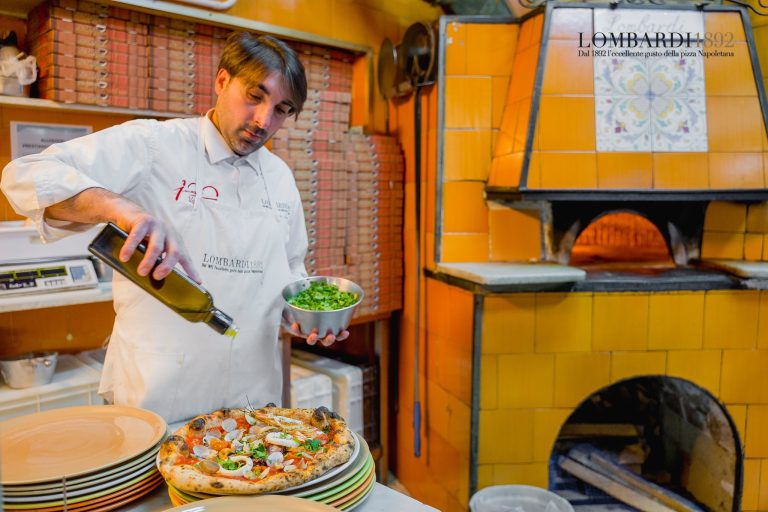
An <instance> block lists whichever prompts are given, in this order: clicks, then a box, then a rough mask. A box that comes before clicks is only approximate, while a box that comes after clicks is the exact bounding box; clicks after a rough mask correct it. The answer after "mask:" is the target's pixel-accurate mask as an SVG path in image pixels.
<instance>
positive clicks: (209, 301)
mask: <svg viewBox="0 0 768 512" xmlns="http://www.w3.org/2000/svg"><path fill="white" fill-rule="evenodd" d="M127 238H128V234H127V233H126V232H125V231H123V230H122V229H120V228H118V227H117V226H115V225H114V224H112V223H111V222H110V223H109V224H107V225H106V226H105V227H104V229H102V230H101V232H100V233H99V234H98V235H97V236H96V238H94V239H93V241H92V242H91V244H90V245H89V246H88V250H89V251H90V252H91V253H92V254H93V255H94V256H96V257H97V258H99V259H101V260H103V261H104V262H105V263H106V264H107V265H109V266H110V267H112V268H114V269H115V270H117V271H118V272H120V273H121V274H122V275H123V276H125V277H127V278H128V279H129V280H131V281H132V282H133V283H135V284H136V285H138V286H139V287H140V288H141V289H143V290H144V291H146V292H147V293H149V294H150V295H152V296H153V297H155V298H156V299H157V300H159V301H160V302H162V303H163V304H165V305H166V306H168V307H169V308H171V309H172V310H174V311H175V312H176V313H178V314H179V315H181V316H183V317H184V318H186V319H187V320H189V321H190V322H205V323H206V324H208V325H209V326H210V327H211V328H212V329H213V330H215V331H216V332H218V333H219V334H224V335H225V336H229V337H230V338H234V337H235V336H236V335H237V331H238V328H237V326H236V325H235V322H234V320H233V319H232V317H230V316H229V315H227V314H226V313H224V312H223V311H221V310H220V309H218V308H216V306H214V304H213V297H211V294H210V293H209V292H208V290H206V289H205V288H203V287H202V286H200V285H199V284H197V283H196V282H194V281H193V280H192V279H190V278H189V277H187V275H186V274H184V273H183V272H180V271H179V270H177V269H175V268H174V269H173V270H172V271H171V273H170V274H168V275H167V276H166V277H165V278H164V279H160V280H158V279H154V278H153V277H152V272H150V273H149V275H147V276H140V275H139V272H138V266H139V263H140V262H141V260H142V259H143V258H144V254H145V253H146V246H145V245H144V244H143V243H141V244H139V246H138V247H137V248H136V250H135V251H134V253H133V255H132V256H131V259H130V260H128V261H127V262H123V261H120V257H119V255H120V249H122V248H123V245H124V244H125V240H126V239H127ZM159 262H160V260H158V263H159Z"/></svg>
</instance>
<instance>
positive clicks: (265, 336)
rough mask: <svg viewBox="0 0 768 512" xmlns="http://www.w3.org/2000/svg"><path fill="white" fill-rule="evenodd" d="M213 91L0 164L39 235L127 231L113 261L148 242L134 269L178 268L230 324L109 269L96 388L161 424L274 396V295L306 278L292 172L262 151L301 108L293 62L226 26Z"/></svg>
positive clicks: (161, 273) (277, 375)
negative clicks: (232, 328)
mask: <svg viewBox="0 0 768 512" xmlns="http://www.w3.org/2000/svg"><path fill="white" fill-rule="evenodd" d="M215 91H216V94H217V100H216V105H215V108H213V109H211V110H210V111H209V112H208V113H207V114H206V115H204V116H202V117H200V118H186V119H172V120H168V121H164V122H159V121H156V120H135V121H129V122H127V123H124V124H122V125H119V126H114V127H111V128H107V129H105V130H102V131H99V132H96V133H94V134H91V135H87V136H85V137H81V138H79V139H74V140H72V141H69V142H64V143H60V144H54V145H52V146H51V147H49V148H48V149H47V150H45V151H43V152H42V153H40V154H36V155H29V156H26V157H22V158H20V159H17V160H15V161H13V162H11V163H10V164H8V166H7V167H6V168H5V169H4V171H3V175H2V181H1V182H0V188H2V190H3V192H4V193H5V194H6V196H7V197H8V200H9V202H10V203H11V205H12V206H13V208H14V209H15V210H16V211H17V212H18V213H20V214H22V215H25V216H27V217H29V218H30V219H32V220H33V221H34V222H35V224H36V226H37V228H38V231H39V232H40V235H41V237H42V238H43V239H44V240H46V241H52V240H56V239H57V238H60V237H62V236H65V235H67V234H70V233H72V232H77V231H82V230H84V229H86V228H88V227H90V225H92V224H95V223H101V222H108V221H109V222H113V223H114V224H116V225H117V226H119V227H120V228H122V229H123V230H124V231H126V232H128V233H129V237H128V240H127V242H126V244H125V247H124V249H123V252H122V253H121V258H122V259H123V261H127V259H128V258H129V257H130V254H131V253H132V252H133V250H134V249H135V248H136V246H137V245H138V244H139V243H140V242H141V241H145V242H146V243H147V247H148V249H147V254H146V256H145V257H144V259H143V260H142V262H141V264H140V265H139V273H140V274H141V275H147V274H148V273H149V272H152V276H153V277H154V278H156V279H162V278H164V277H165V276H167V275H168V273H169V272H170V271H171V269H172V268H173V267H174V266H175V265H176V264H177V263H178V264H179V265H180V266H181V268H182V269H183V270H184V271H186V272H187V274H189V275H190V276H191V277H192V278H193V279H195V280H196V281H198V282H202V283H203V284H204V285H205V287H206V288H207V289H208V290H209V291H210V292H211V294H212V295H213V297H214V298H215V300H216V305H217V307H219V308H221V309H222V310H223V311H226V312H227V313H228V314H230V315H231V316H232V317H233V318H234V319H235V320H236V322H237V323H238V325H239V326H240V333H239V334H238V336H237V338H236V339H234V340H230V339H229V338H227V337H224V336H221V335H219V334H217V333H215V332H214V331H212V330H211V329H210V328H209V327H207V326H205V325H204V324H202V323H191V322H187V321H186V320H184V319H183V318H182V317H180V316H178V315H176V314H175V313H174V312H173V311H172V310H170V309H168V308H166V307H164V306H162V305H161V304H160V303H159V302H158V301H157V300H155V299H154V298H152V297H151V296H150V295H149V294H146V293H145V292H143V291H142V290H141V289H140V288H139V287H137V286H135V285H134V284H133V283H131V282H129V281H127V280H126V279H125V278H123V277H121V276H119V275H117V274H115V277H114V283H113V296H114V307H115V312H116V319H115V324H114V327H113V330H112V335H111V339H110V343H109V346H108V350H107V356H106V361H105V365H104V373H103V375H102V380H101V385H100V388H99V392H100V393H101V394H102V395H103V396H104V397H105V398H106V399H107V400H108V401H111V402H114V403H115V404H117V405H130V406H137V407H143V408H146V409H150V410H153V411H155V412H157V413H159V414H160V415H162V416H163V417H164V418H165V419H166V421H168V422H176V421H180V420H184V419H187V418H190V417H193V416H195V415H197V414H201V413H204V412H209V411H213V410H216V409H219V408H221V407H245V406H248V405H249V403H250V405H253V406H257V407H258V406H262V405H264V404H266V403H268V402H275V403H279V402H280V397H281V390H282V374H281V365H280V358H279V356H280V353H279V344H278V342H277V340H278V329H279V326H280V319H281V311H282V298H281V295H280V292H281V290H282V288H283V287H284V286H285V285H286V284H287V283H289V282H290V281H292V280H294V279H298V278H300V277H304V276H306V271H305V269H304V257H305V254H306V250H307V234H306V228H305V225H304V215H303V210H302V205H301V200H300V197H299V192H298V190H297V188H296V184H295V181H294V179H293V175H292V173H291V170H290V169H289V168H288V166H287V165H286V164H285V163H284V162H283V161H282V160H280V159H279V158H278V157H277V156H275V155H274V154H272V153H271V152H270V151H269V150H268V149H267V148H265V147H264V144H265V143H266V142H267V141H268V140H269V139H270V138H271V137H272V136H273V135H274V134H275V132H276V131H277V130H278V129H279V128H280V127H281V126H282V125H283V122H284V121H285V120H286V119H287V118H288V117H291V116H298V114H299V112H300V111H301V109H302V107H303V105H304V101H305V100H306V97H307V82H306V77H305V73H304V68H303V66H302V64H301V62H300V61H299V59H298V57H297V55H296V54H295V52H294V51H293V50H291V49H290V48H289V47H288V46H287V45H285V44H284V43H283V42H281V41H279V40H277V39H275V38H272V37H270V36H260V37H255V36H253V35H251V34H247V33H235V34H233V35H232V36H231V37H230V38H229V40H228V41H227V45H226V48H225V49H224V52H223V55H222V57H221V61H220V63H219V69H218V71H217V74H216V77H215ZM160 255H163V261H162V262H161V263H160V264H158V265H157V266H155V267H154V269H153V263H154V262H155V261H156V259H157V257H158V256H160ZM347 335H348V333H347V332H346V331H344V332H341V333H337V335H336V336H334V335H332V334H329V335H328V336H327V337H325V338H324V339H322V340H321V341H322V342H323V343H324V344H326V345H330V344H331V343H333V342H334V341H335V340H337V339H339V340H341V339H344V338H346V337H347ZM307 341H308V342H309V343H310V344H313V343H315V342H316V341H317V335H314V334H313V335H311V336H310V337H308V338H307Z"/></svg>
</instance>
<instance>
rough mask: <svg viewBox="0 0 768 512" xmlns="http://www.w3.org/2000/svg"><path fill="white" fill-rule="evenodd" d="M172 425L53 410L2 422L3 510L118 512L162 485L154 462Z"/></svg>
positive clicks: (150, 418)
mask: <svg viewBox="0 0 768 512" xmlns="http://www.w3.org/2000/svg"><path fill="white" fill-rule="evenodd" d="M166 429H167V427H166V423H165V420H163V419H162V418H161V417H160V416H158V415H157V414H155V413H153V412H150V411H146V410H144V409H136V408H132V407H118V406H112V405H99V406H82V407H68V408H63V409H55V410H50V411H45V412H39V413H35V414H29V415H27V416H19V417H17V418H13V419H10V420H7V421H3V422H0V456H1V457H2V461H3V463H2V466H1V467H0V483H1V484H2V486H3V500H4V509H5V510H36V511H42V512H54V511H59V510H62V511H63V510H67V511H78V512H85V511H87V510H113V509H115V508H118V507H121V506H123V505H125V504H126V503H128V502H130V501H133V500H135V499H137V498H139V497H141V496H143V495H145V494H147V493H148V492H150V491H151V490H153V489H154V488H156V487H157V486H158V485H160V483H162V481H163V479H162V477H161V476H160V473H159V472H158V471H157V467H156V466H155V458H156V457H157V453H158V451H159V449H160V444H161V443H162V441H163V439H165V435H166Z"/></svg>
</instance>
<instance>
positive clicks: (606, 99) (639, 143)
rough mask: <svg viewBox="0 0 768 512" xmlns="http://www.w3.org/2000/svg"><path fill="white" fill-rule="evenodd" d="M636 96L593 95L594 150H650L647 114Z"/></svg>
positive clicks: (649, 126)
mask: <svg viewBox="0 0 768 512" xmlns="http://www.w3.org/2000/svg"><path fill="white" fill-rule="evenodd" d="M648 107H649V103H648V101H647V100H646V99H645V98H644V97H642V96H640V95H633V96H596V97H595V130H596V133H595V136H596V143H597V150H598V151H613V152H617V151H618V152H640V151H651V149H652V145H651V115H650V111H649V108H648Z"/></svg>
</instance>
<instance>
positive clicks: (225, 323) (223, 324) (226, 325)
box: [205, 308, 239, 338]
mask: <svg viewBox="0 0 768 512" xmlns="http://www.w3.org/2000/svg"><path fill="white" fill-rule="evenodd" d="M205 323H207V324H208V325H209V326H210V327H211V328H212V329H213V330H214V331H216V332H218V333H219V334H223V335H225V336H229V337H230V338H234V337H235V336H237V332H238V330H239V329H238V327H237V325H235V321H234V320H233V319H232V317H231V316H229V315H227V314H226V313H224V312H223V311H222V310H220V309H217V308H211V310H210V312H209V314H208V316H207V317H206V318H205Z"/></svg>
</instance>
